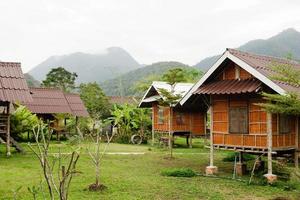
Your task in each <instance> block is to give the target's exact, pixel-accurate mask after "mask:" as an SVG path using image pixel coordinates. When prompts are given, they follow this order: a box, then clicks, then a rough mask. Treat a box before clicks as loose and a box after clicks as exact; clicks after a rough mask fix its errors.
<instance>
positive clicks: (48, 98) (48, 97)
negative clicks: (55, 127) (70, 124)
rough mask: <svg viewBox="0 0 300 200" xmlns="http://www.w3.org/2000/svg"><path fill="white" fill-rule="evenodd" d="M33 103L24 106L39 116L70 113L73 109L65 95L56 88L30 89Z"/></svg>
mask: <svg viewBox="0 0 300 200" xmlns="http://www.w3.org/2000/svg"><path fill="white" fill-rule="evenodd" d="M30 92H31V95H32V98H33V101H32V102H30V103H25V104H24V105H25V106H27V107H28V108H29V110H31V112H33V113H37V114H53V113H69V114H72V111H71V108H70V106H69V104H68V102H67V100H66V98H65V95H64V93H63V92H62V91H61V90H60V89H56V88H30Z"/></svg>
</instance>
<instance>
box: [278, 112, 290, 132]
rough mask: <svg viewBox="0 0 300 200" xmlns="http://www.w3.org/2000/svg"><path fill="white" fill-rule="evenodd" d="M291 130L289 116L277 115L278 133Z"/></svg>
mask: <svg viewBox="0 0 300 200" xmlns="http://www.w3.org/2000/svg"><path fill="white" fill-rule="evenodd" d="M290 132H291V117H290V116H288V115H282V114H280V115H279V133H281V134H285V133H290Z"/></svg>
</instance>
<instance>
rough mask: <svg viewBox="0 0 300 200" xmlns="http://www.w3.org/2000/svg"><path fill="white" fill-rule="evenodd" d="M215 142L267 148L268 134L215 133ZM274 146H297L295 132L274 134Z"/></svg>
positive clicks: (225, 144)
mask: <svg viewBox="0 0 300 200" xmlns="http://www.w3.org/2000/svg"><path fill="white" fill-rule="evenodd" d="M213 137H214V138H213V139H214V144H215V145H223V146H236V147H253V148H267V135H265V134H263V135H262V134H226V133H214V134H213ZM272 143H273V147H274V148H281V147H293V146H295V134H293V133H290V134H280V135H273V137H272Z"/></svg>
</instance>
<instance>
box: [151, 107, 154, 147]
mask: <svg viewBox="0 0 300 200" xmlns="http://www.w3.org/2000/svg"><path fill="white" fill-rule="evenodd" d="M151 145H152V146H154V106H152V144H151Z"/></svg>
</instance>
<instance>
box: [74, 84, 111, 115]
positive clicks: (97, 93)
mask: <svg viewBox="0 0 300 200" xmlns="http://www.w3.org/2000/svg"><path fill="white" fill-rule="evenodd" d="M79 89H80V98H81V99H82V101H83V102H84V105H85V106H86V108H87V111H88V112H89V114H90V116H91V117H92V118H93V119H95V120H99V119H103V118H106V117H107V116H109V114H110V103H109V101H108V98H107V97H106V96H105V94H104V92H103V90H102V89H101V87H100V86H99V85H98V84H97V83H96V82H93V83H82V84H80V86H79Z"/></svg>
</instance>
